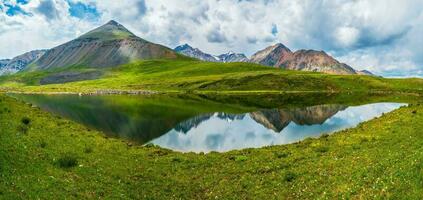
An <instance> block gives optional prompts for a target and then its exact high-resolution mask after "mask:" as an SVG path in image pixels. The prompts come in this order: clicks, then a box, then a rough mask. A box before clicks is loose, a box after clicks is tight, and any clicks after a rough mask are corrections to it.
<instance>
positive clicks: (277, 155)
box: [275, 152, 289, 158]
mask: <svg viewBox="0 0 423 200" xmlns="http://www.w3.org/2000/svg"><path fill="white" fill-rule="evenodd" d="M275 155H276V157H277V158H286V157H288V156H289V154H288V153H286V152H278V153H276V154H275Z"/></svg>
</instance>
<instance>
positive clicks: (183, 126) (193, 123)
mask: <svg viewBox="0 0 423 200" xmlns="http://www.w3.org/2000/svg"><path fill="white" fill-rule="evenodd" d="M212 116H216V117H218V118H220V119H226V120H236V119H239V120H241V119H244V117H245V114H227V113H223V112H218V113H210V114H203V115H198V116H196V117H193V118H191V119H189V120H186V121H183V122H181V123H179V124H178V125H176V126H175V128H174V129H175V130H176V131H179V132H183V133H187V132H188V131H189V130H191V129H192V128H195V127H197V126H198V125H200V124H201V122H204V121H206V120H208V119H210V118H211V117H212Z"/></svg>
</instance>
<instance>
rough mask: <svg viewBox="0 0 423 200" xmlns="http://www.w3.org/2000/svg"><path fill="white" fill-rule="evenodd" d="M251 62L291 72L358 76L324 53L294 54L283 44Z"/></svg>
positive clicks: (304, 52)
mask: <svg viewBox="0 0 423 200" xmlns="http://www.w3.org/2000/svg"><path fill="white" fill-rule="evenodd" d="M250 62H253V63H259V64H262V65H267V66H273V67H280V68H284V69H289V70H301V71H314V72H323V73H328V74H356V71H355V70H354V69H353V68H352V67H350V66H348V65H347V64H344V63H340V62H339V61H337V60H336V59H334V58H333V57H331V56H329V55H328V54H327V53H326V52H324V51H315V50H298V51H296V52H292V51H291V50H290V49H288V48H287V47H286V46H284V45H283V44H281V43H278V44H275V45H273V46H270V47H267V48H265V49H263V50H260V51H258V52H257V53H255V54H254V55H253V56H252V57H251V59H250Z"/></svg>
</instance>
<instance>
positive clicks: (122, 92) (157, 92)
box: [0, 89, 422, 96]
mask: <svg viewBox="0 0 423 200" xmlns="http://www.w3.org/2000/svg"><path fill="white" fill-rule="evenodd" d="M0 93H6V94H43V95H80V96H81V95H166V94H187V95H191V94H194V95H201V94H207V95H213V94H215V95H247V94H248V95H254V94H257V95H261V94H301V93H304V94H311V93H317V94H318V93H322V94H341V93H351V94H353V93H367V94H398V95H414V96H421V95H422V92H421V91H407V92H404V91H396V90H369V91H354V90H351V91H333V90H309V91H277V90H246V91H236V90H228V91H222V90H115V89H110V90H94V91H86V92H84V91H81V92H74V91H69V92H65V91H58V92H53V91H39V92H37V91H16V90H7V89H5V90H1V89H0Z"/></svg>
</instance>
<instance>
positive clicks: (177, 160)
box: [172, 157, 182, 162]
mask: <svg viewBox="0 0 423 200" xmlns="http://www.w3.org/2000/svg"><path fill="white" fill-rule="evenodd" d="M181 161H182V159H181V158H178V157H173V158H172V162H181Z"/></svg>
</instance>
